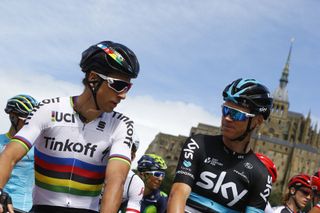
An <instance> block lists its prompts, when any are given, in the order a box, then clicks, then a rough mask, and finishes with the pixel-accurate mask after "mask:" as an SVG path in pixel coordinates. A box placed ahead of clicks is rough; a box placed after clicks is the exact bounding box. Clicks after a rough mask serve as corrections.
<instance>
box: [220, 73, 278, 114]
mask: <svg viewBox="0 0 320 213" xmlns="http://www.w3.org/2000/svg"><path fill="white" fill-rule="evenodd" d="M223 100H225V101H231V102H233V103H235V104H238V105H240V106H243V107H246V108H249V109H250V112H251V113H253V114H262V115H263V118H264V119H265V120H266V119H268V117H269V115H270V110H271V107H272V98H271V96H270V92H269V90H268V88H267V87H265V86H264V85H262V84H261V83H260V82H258V81H256V80H255V79H246V78H244V79H242V78H239V79H237V80H235V81H233V82H232V83H231V84H229V85H228V86H227V87H226V88H225V89H224V91H223Z"/></svg>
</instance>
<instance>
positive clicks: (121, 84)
mask: <svg viewBox="0 0 320 213" xmlns="http://www.w3.org/2000/svg"><path fill="white" fill-rule="evenodd" d="M109 85H110V87H111V88H112V89H114V90H115V91H117V92H123V91H124V90H126V91H128V90H129V89H130V87H131V84H130V83H128V82H125V81H119V80H113V83H109Z"/></svg>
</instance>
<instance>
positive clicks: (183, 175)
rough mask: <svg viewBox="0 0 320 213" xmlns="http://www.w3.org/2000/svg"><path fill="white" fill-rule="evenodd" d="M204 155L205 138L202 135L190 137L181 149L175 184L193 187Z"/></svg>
mask: <svg viewBox="0 0 320 213" xmlns="http://www.w3.org/2000/svg"><path fill="white" fill-rule="evenodd" d="M203 153H204V152H203V137H202V136H201V135H195V136H192V137H189V138H188V139H187V140H186V142H185V143H184V145H183V147H182V149H181V153H180V158H179V162H178V166H177V169H176V176H175V179H174V183H177V182H180V183H185V184H187V185H189V186H190V187H192V186H193V184H194V180H195V177H196V174H197V173H198V169H200V168H199V167H200V166H199V165H200V162H201V159H202V158H203Z"/></svg>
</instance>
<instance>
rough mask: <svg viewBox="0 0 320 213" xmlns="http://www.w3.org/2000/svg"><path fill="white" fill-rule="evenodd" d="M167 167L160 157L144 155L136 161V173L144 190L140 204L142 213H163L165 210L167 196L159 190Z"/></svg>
mask: <svg viewBox="0 0 320 213" xmlns="http://www.w3.org/2000/svg"><path fill="white" fill-rule="evenodd" d="M166 169H167V165H166V163H165V161H164V160H163V158H162V157H160V156H158V155H155V154H145V155H143V156H142V157H141V158H140V159H139V161H138V172H139V176H140V177H141V179H142V180H143V181H144V184H145V189H144V194H143V199H142V202H141V212H142V213H164V212H165V211H166V209H167V194H166V193H165V192H162V191H161V190H160V189H159V188H160V186H161V183H162V181H163V179H164V177H165V171H166Z"/></svg>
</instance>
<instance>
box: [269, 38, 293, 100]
mask: <svg viewBox="0 0 320 213" xmlns="http://www.w3.org/2000/svg"><path fill="white" fill-rule="evenodd" d="M293 42H294V38H292V39H291V42H290V49H289V54H288V58H287V61H286V65H285V66H284V68H283V71H282V75H281V78H280V85H279V87H278V88H277V89H276V91H275V92H274V93H273V99H275V100H279V101H284V102H287V103H289V98H288V90H287V84H288V76H289V64H290V58H291V52H292V45H293Z"/></svg>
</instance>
